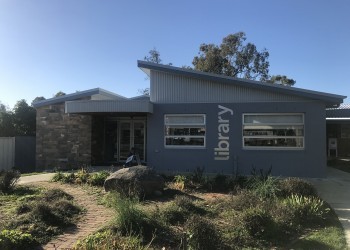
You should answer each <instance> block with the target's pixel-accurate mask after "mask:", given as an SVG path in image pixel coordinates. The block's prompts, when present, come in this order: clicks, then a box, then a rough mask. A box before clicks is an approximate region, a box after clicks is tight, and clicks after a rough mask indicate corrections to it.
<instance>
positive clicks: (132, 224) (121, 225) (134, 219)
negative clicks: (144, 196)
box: [112, 193, 159, 240]
mask: <svg viewBox="0 0 350 250" xmlns="http://www.w3.org/2000/svg"><path fill="white" fill-rule="evenodd" d="M112 204H113V207H114V208H115V210H116V212H117V213H118V216H117V220H116V222H117V228H118V229H119V231H120V232H121V234H122V235H123V236H127V235H140V236H141V237H142V238H143V239H144V240H151V239H152V237H153V233H154V232H155V231H156V230H157V227H158V226H159V225H158V224H157V222H156V221H155V220H153V219H152V218H150V217H149V216H148V215H147V214H146V213H144V212H143V211H142V210H141V209H139V208H138V207H137V204H138V201H137V200H136V199H130V198H121V197H120V196H119V195H118V194H116V193H115V194H114V198H113V201H112Z"/></svg>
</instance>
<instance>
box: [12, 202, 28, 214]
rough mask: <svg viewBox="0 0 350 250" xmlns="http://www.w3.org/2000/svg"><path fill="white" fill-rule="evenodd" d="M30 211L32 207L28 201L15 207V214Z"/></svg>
mask: <svg viewBox="0 0 350 250" xmlns="http://www.w3.org/2000/svg"><path fill="white" fill-rule="evenodd" d="M30 211H32V207H31V206H30V204H28V203H20V204H19V205H18V206H17V207H16V214H17V215H20V214H25V213H28V212H30Z"/></svg>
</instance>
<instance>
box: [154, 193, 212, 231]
mask: <svg viewBox="0 0 350 250" xmlns="http://www.w3.org/2000/svg"><path fill="white" fill-rule="evenodd" d="M205 212H206V211H205V210H204V209H202V208H200V207H197V206H196V205H195V204H194V203H193V201H192V200H191V199H190V198H188V197H186V196H183V195H177V196H175V199H174V201H173V202H171V203H170V204H169V205H168V206H166V207H165V209H163V210H162V211H161V212H160V217H161V218H162V220H163V221H165V222H166V223H170V224H171V225H175V224H178V223H184V222H185V221H186V220H187V219H188V218H189V217H190V216H191V215H193V214H201V215H202V214H204V213H205Z"/></svg>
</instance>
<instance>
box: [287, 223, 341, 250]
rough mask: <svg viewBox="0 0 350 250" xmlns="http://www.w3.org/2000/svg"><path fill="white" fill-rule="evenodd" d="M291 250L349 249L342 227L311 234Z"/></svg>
mask: <svg viewBox="0 0 350 250" xmlns="http://www.w3.org/2000/svg"><path fill="white" fill-rule="evenodd" d="M291 249H320V250H322V249H324V250H326V249H334V250H344V249H347V246H346V240H345V237H344V233H343V231H342V229H341V228H340V227H335V226H333V227H326V228H321V229H319V230H317V231H313V232H310V233H309V234H308V235H306V236H305V237H303V238H301V239H298V240H297V241H296V242H295V243H294V244H292V245H291Z"/></svg>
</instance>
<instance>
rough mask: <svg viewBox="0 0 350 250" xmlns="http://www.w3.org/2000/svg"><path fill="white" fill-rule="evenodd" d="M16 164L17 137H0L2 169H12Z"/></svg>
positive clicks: (0, 165) (0, 162) (0, 163)
mask: <svg viewBox="0 0 350 250" xmlns="http://www.w3.org/2000/svg"><path fill="white" fill-rule="evenodd" d="M14 165H15V137H0V170H10V169H11V168H12V167H14Z"/></svg>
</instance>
